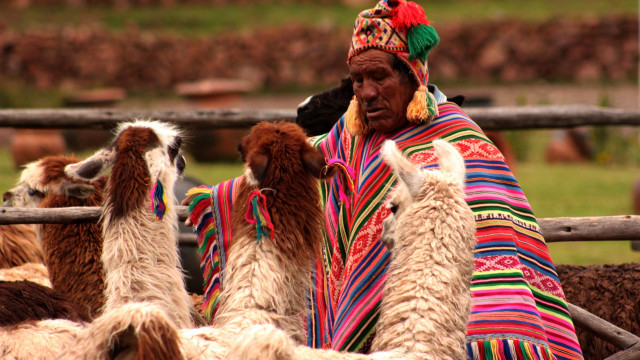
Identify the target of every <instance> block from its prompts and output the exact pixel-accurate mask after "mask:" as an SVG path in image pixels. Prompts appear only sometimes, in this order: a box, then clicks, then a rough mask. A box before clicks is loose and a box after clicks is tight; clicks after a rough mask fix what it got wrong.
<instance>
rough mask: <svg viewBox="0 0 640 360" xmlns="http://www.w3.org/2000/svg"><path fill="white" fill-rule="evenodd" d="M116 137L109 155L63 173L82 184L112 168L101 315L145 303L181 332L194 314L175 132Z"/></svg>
mask: <svg viewBox="0 0 640 360" xmlns="http://www.w3.org/2000/svg"><path fill="white" fill-rule="evenodd" d="M116 134H117V135H116V138H115V140H114V141H113V143H111V144H110V145H109V146H107V147H106V148H104V149H101V150H99V151H97V152H96V153H95V154H94V155H93V156H91V157H90V158H88V159H86V160H84V161H81V162H79V163H76V164H69V165H67V166H66V167H65V173H66V174H67V175H68V176H70V177H71V178H77V179H83V180H95V179H97V178H98V177H99V176H100V175H102V174H104V173H105V172H107V171H108V170H109V169H111V173H110V174H109V177H108V180H107V184H106V187H105V195H104V197H105V199H104V203H103V206H102V222H103V231H102V235H103V239H104V243H103V251H102V263H103V266H104V271H105V296H106V301H105V308H113V307H115V306H117V305H119V304H123V303H128V302H138V301H150V302H153V303H156V304H158V306H160V307H161V308H162V309H163V310H164V311H165V312H166V313H167V315H168V316H169V317H170V318H171V320H172V321H173V322H174V323H175V324H176V326H177V327H178V328H183V327H192V326H193V322H192V315H193V314H196V312H195V309H193V308H192V304H191V300H190V298H189V295H188V293H187V291H186V289H185V282H184V278H183V274H182V268H181V266H180V258H179V255H178V244H177V234H178V217H177V213H176V206H175V204H176V199H175V195H174V191H173V187H174V185H175V183H176V181H177V180H178V178H179V177H180V176H181V175H182V172H183V170H184V167H185V161H184V157H183V156H182V153H181V151H180V146H181V144H182V139H181V136H180V132H179V131H178V129H177V128H176V127H174V126H172V125H170V124H167V123H162V122H157V121H141V120H138V121H135V122H129V123H124V124H121V125H120V126H119V127H118V129H117V132H116ZM149 209H151V210H149Z"/></svg>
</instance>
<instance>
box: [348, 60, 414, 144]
mask: <svg viewBox="0 0 640 360" xmlns="http://www.w3.org/2000/svg"><path fill="white" fill-rule="evenodd" d="M349 71H350V74H351V79H352V80H353V92H354V93H355V95H356V97H357V98H358V100H359V101H360V104H362V109H363V111H364V115H365V118H366V120H367V122H368V124H369V126H370V127H372V128H374V129H375V130H377V131H380V132H383V133H387V132H391V131H394V130H398V129H400V128H401V127H403V126H405V125H406V124H407V116H406V114H407V105H409V102H410V101H411V99H412V98H413V93H414V92H415V90H416V89H415V87H416V86H415V84H414V82H412V81H410V80H409V79H407V77H405V76H403V75H401V74H399V73H398V72H396V71H395V70H393V55H391V54H389V53H387V52H384V51H381V50H376V49H371V50H367V51H365V52H363V53H361V54H358V55H356V56H354V57H353V58H351V61H350V64H349Z"/></svg>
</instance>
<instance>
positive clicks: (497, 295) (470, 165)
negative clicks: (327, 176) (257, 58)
mask: <svg viewBox="0 0 640 360" xmlns="http://www.w3.org/2000/svg"><path fill="white" fill-rule="evenodd" d="M439 113H440V115H439V116H438V117H437V118H436V119H435V120H434V121H433V122H432V123H431V124H429V125H411V126H409V127H408V128H405V129H403V130H401V131H399V132H397V133H395V134H391V135H389V134H386V135H383V134H378V133H372V134H369V135H367V136H351V135H349V134H348V132H347V131H343V130H344V129H343V128H344V118H343V119H341V120H340V121H339V122H338V123H337V124H336V126H334V128H333V129H332V131H331V132H330V133H328V134H326V135H323V136H321V137H318V138H315V139H312V141H313V144H314V145H315V146H316V147H318V148H319V149H320V150H321V151H322V152H323V153H324V154H325V156H326V157H327V158H337V159H339V160H342V161H344V162H345V163H346V164H347V165H348V166H350V167H351V168H353V169H354V170H355V175H356V178H355V185H356V191H355V192H353V193H350V194H349V197H350V198H349V201H348V202H345V201H341V199H340V190H341V189H339V186H340V184H341V182H340V181H338V180H337V179H333V180H332V181H331V182H328V183H326V184H323V185H322V186H321V193H322V198H323V206H324V208H325V217H326V231H325V234H324V259H319V261H318V262H317V263H316V266H315V275H314V278H313V281H314V282H315V284H316V285H315V287H314V288H313V289H311V291H310V305H309V306H310V309H311V312H310V316H309V317H308V319H307V328H308V334H307V335H308V344H309V346H312V347H317V348H330V349H337V350H348V351H366V348H367V347H368V339H370V338H371V336H372V335H373V334H374V333H375V324H376V321H377V318H378V312H379V304H380V300H381V298H382V290H383V286H384V282H385V278H386V269H387V265H388V262H389V253H388V251H387V250H386V248H385V247H384V245H383V244H382V243H381V241H380V240H379V238H380V235H381V232H382V220H383V219H384V218H385V217H386V216H387V215H388V214H389V210H388V209H387V207H386V206H384V202H385V200H386V199H387V197H388V195H389V192H390V190H391V189H392V188H393V186H394V185H395V181H396V180H395V176H394V175H393V174H392V172H391V170H390V169H389V168H388V167H387V166H386V165H385V164H384V163H383V162H382V159H381V157H380V156H378V151H379V148H380V146H381V145H382V143H383V142H384V140H386V139H393V140H395V141H396V143H397V145H398V147H399V148H400V149H401V150H402V151H403V153H404V154H405V155H406V156H409V157H410V159H411V160H412V161H413V162H415V163H419V164H421V165H422V166H423V168H430V167H434V166H437V165H436V160H437V159H436V158H435V156H434V154H433V149H432V146H431V142H432V140H433V139H436V138H441V139H444V140H447V141H449V142H451V143H453V144H454V146H455V147H456V148H457V149H458V150H459V151H460V153H461V154H462V156H463V158H464V159H465V164H466V167H467V183H466V193H467V202H468V203H469V205H470V206H471V208H472V210H473V212H474V214H475V217H476V224H477V232H476V242H477V245H476V251H475V269H474V274H473V279H472V285H471V286H472V287H471V292H472V311H471V316H470V319H469V324H468V328H467V352H468V354H469V358H470V359H503V358H504V359H554V358H556V359H582V354H581V351H580V347H579V345H578V341H577V338H576V335H575V330H574V327H573V322H572V320H571V317H570V315H569V311H568V307H567V304H566V301H565V299H564V294H563V291H562V287H561V285H560V283H559V280H558V277H557V275H556V272H555V269H554V266H553V263H552V261H551V257H550V255H549V251H548V249H547V246H546V244H545V242H544V239H543V238H542V235H541V234H540V228H539V226H538V224H537V222H536V219H535V217H534V215H533V213H532V211H531V208H530V206H529V204H528V202H527V199H526V197H525V196H524V194H523V192H522V190H521V189H520V187H519V185H518V183H517V181H516V180H515V178H514V177H513V175H512V173H511V171H510V170H509V168H508V167H507V166H506V164H505V162H504V158H503V156H502V154H500V152H499V151H498V150H497V148H496V147H495V146H494V145H493V144H492V143H491V142H490V141H488V140H487V138H486V136H485V135H484V134H483V133H482V131H481V130H480V128H479V127H478V126H477V125H476V124H475V123H474V122H473V121H472V120H470V119H469V117H468V116H467V115H466V114H464V112H463V111H462V110H460V108H459V107H457V106H456V105H455V104H452V103H443V104H440V105H439ZM236 183H237V181H234V180H232V181H229V182H225V183H222V184H219V185H217V186H215V187H213V188H208V189H203V190H205V193H206V194H207V195H206V196H202V197H200V200H197V199H196V200H194V202H193V203H192V208H193V209H194V211H193V212H192V213H191V219H192V221H193V223H194V224H196V225H195V226H196V229H197V230H198V231H197V232H198V234H199V237H198V240H199V243H200V245H201V249H202V250H203V257H202V268H203V271H204V275H205V279H206V284H205V294H206V298H205V305H204V306H205V307H206V309H207V312H208V314H209V315H213V314H214V312H215V306H216V303H217V291H219V286H220V283H221V284H222V286H223V287H224V279H223V278H222V279H221V275H222V274H223V273H224V272H223V271H221V269H223V268H224V248H225V246H226V245H227V244H228V239H227V238H228V236H231V229H230V228H229V224H230V218H231V213H232V211H231V207H232V200H233V197H234V195H233V193H234V190H233V189H234V188H235V184H236ZM343 196H344V194H343ZM199 203H203V204H204V205H199ZM197 209H201V210H199V211H195V210H197ZM205 222H206V223H207V224H208V225H205V224H204V223H205ZM212 227H213V228H215V229H217V230H215V231H211V228H212ZM207 229H209V230H207ZM207 231H208V232H207ZM205 232H207V233H206V234H205ZM407 331H411V329H407Z"/></svg>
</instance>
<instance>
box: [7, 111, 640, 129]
mask: <svg viewBox="0 0 640 360" xmlns="http://www.w3.org/2000/svg"><path fill="white" fill-rule="evenodd" d="M464 110H465V112H466V113H467V114H469V116H470V117H471V118H472V119H473V120H474V121H475V122H476V123H477V124H478V125H480V127H481V128H482V129H484V130H508V129H513V130H515V129H542V128H571V127H576V126H583V125H592V126H605V125H636V126H638V125H640V111H638V110H623V109H607V108H600V107H596V106H587V105H584V106H583V105H571V106H535V107H490V108H464ZM295 118H296V111H295V110H290V109H282V110H279V109H265V110H241V109H173V110H126V109H0V127H12V128H29V129H52V128H57V129H80V128H84V129H112V128H114V127H115V126H116V125H117V123H120V122H124V121H131V120H133V119H154V120H160V121H170V122H174V123H176V124H179V125H180V126H181V127H185V128H194V129H215V128H244V127H250V126H252V125H255V124H256V123H258V122H261V121H280V120H284V121H294V120H295Z"/></svg>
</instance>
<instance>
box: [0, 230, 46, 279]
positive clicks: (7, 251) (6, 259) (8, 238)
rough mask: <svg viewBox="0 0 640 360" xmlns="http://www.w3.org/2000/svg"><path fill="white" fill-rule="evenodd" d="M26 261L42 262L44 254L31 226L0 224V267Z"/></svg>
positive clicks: (16, 264) (3, 267) (8, 266)
mask: <svg viewBox="0 0 640 360" xmlns="http://www.w3.org/2000/svg"><path fill="white" fill-rule="evenodd" d="M26 263H44V254H43V253H42V248H41V247H40V245H39V244H38V240H37V236H36V232H35V230H33V227H31V226H28V225H21V224H18V225H0V269H8V268H12V267H14V266H18V265H22V264H26Z"/></svg>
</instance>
